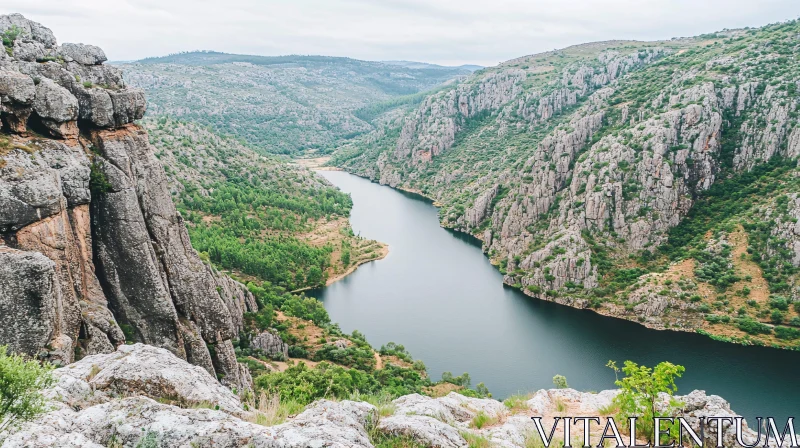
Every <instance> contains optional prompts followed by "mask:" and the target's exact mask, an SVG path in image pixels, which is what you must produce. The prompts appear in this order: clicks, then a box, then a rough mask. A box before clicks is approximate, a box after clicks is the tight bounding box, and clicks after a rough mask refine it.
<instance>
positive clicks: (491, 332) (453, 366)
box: [313, 171, 800, 427]
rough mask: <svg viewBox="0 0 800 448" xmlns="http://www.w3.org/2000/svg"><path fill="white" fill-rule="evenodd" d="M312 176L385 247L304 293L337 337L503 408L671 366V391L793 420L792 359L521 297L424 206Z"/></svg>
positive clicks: (335, 177) (799, 374)
mask: <svg viewBox="0 0 800 448" xmlns="http://www.w3.org/2000/svg"><path fill="white" fill-rule="evenodd" d="M319 174H320V175H322V176H323V177H325V178H326V179H328V180H329V181H330V182H332V183H333V184H334V185H336V186H337V187H339V188H340V189H341V190H342V191H344V192H346V193H349V194H351V195H352V198H353V211H352V214H351V217H350V220H351V223H352V226H353V230H354V231H355V232H356V234H360V235H361V236H363V237H365V238H369V239H375V240H378V241H382V242H384V243H387V244H388V245H389V255H388V256H387V257H386V258H385V259H383V260H379V261H375V262H371V263H368V264H365V265H362V266H361V267H359V268H358V269H357V270H356V271H355V272H354V273H353V274H351V275H349V276H347V277H345V278H344V279H342V280H340V281H338V282H336V283H333V284H332V285H330V286H328V287H326V288H324V289H322V290H319V291H315V292H314V293H313V295H315V296H316V297H317V298H319V299H320V300H322V301H323V303H324V305H325V308H326V309H327V310H328V313H330V316H331V319H332V320H333V321H334V322H338V323H339V324H340V325H341V328H342V330H344V331H346V332H348V333H349V332H352V331H353V330H356V329H357V330H359V331H361V332H362V333H364V334H365V335H366V336H367V339H368V340H369V342H370V343H371V344H372V345H373V346H375V347H376V348H377V347H380V346H381V345H382V344H385V343H387V342H390V341H394V342H396V343H399V344H403V345H405V347H406V348H407V349H408V350H409V351H410V352H411V354H412V355H413V356H414V358H416V359H421V360H422V361H424V362H425V365H426V366H427V367H428V372H429V373H430V374H431V377H432V378H435V379H438V378H440V377H441V374H442V372H444V371H450V372H452V373H453V374H455V375H459V374H461V373H463V372H469V374H470V376H471V377H472V383H473V385H474V384H476V383H478V382H484V383H485V384H486V386H487V387H488V388H489V390H490V391H491V392H492V393H493V395H494V397H495V398H500V399H502V398H504V397H506V396H508V395H510V394H513V393H517V392H526V391H535V390H537V389H542V388H551V387H553V383H552V378H553V376H554V375H556V374H561V375H564V376H566V378H567V381H568V382H569V385H570V387H573V388H576V389H579V390H594V391H599V390H604V389H611V388H614V384H613V383H614V373H613V372H612V371H611V370H610V369H608V368H607V367H605V365H606V362H608V361H609V360H616V361H617V363H618V364H620V365H621V364H622V362H623V361H625V360H632V361H635V362H637V363H640V364H645V365H648V366H653V365H655V364H657V363H658V362H661V361H670V362H673V363H675V364H680V365H683V366H685V367H686V373H685V374H684V376H683V378H681V379H680V380H679V381H678V387H679V390H678V393H688V392H690V391H692V390H694V389H702V390H705V391H706V392H707V393H713V394H717V395H721V396H722V397H723V398H725V399H726V400H728V401H729V402H730V403H731V407H732V408H733V410H734V411H736V412H738V413H740V414H742V415H744V416H745V417H746V418H747V420H748V421H754V420H753V418H754V416H774V417H776V418H781V419H785V418H786V417H788V416H790V415H791V416H799V415H797V414H798V412H797V411H798V410H800V352H790V351H783V350H777V349H772V348H764V347H743V346H738V345H733V344H727V343H722V342H717V341H713V340H711V339H709V338H707V337H704V336H701V335H698V334H694V333H681V332H672V331H656V330H650V329H647V328H645V327H643V326H641V325H638V324H636V323H633V322H628V321H624V320H620V319H614V318H610V317H605V316H600V315H598V314H596V313H594V312H591V311H587V310H578V309H574V308H570V307H567V306H562V305H558V304H554V303H551V302H545V301H541V300H537V299H534V298H531V297H527V296H525V295H524V294H522V293H521V292H519V291H517V290H514V289H513V288H509V287H507V286H504V285H503V283H502V275H501V274H500V273H499V272H498V271H497V269H496V268H495V267H493V266H492V265H491V264H490V263H489V261H488V259H487V258H486V257H485V256H484V254H483V253H482V252H481V249H480V245H479V244H478V243H479V242H476V241H474V240H473V239H472V238H471V237H469V236H467V235H461V234H457V233H454V232H451V231H449V230H446V229H443V228H442V227H440V226H439V220H438V211H437V209H436V208H435V207H434V206H433V205H431V204H430V203H429V202H427V201H425V200H423V199H421V198H418V197H416V196H415V195H411V194H407V193H404V192H401V191H398V190H394V189H391V188H389V187H384V186H380V185H377V184H375V183H372V182H370V181H368V180H366V179H362V178H360V177H357V176H354V175H352V174H348V173H345V172H342V171H320V172H319ZM784 422H785V420H784ZM780 426H781V427H783V424H780Z"/></svg>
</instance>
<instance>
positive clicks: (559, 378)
mask: <svg viewBox="0 0 800 448" xmlns="http://www.w3.org/2000/svg"><path fill="white" fill-rule="evenodd" d="M553 384H554V385H555V386H556V389H567V388H568V387H569V384H567V378H566V377H565V376H564V375H556V376H554V377H553Z"/></svg>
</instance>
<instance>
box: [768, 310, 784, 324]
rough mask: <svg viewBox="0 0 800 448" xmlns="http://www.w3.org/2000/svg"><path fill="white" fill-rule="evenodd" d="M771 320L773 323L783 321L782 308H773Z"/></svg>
mask: <svg viewBox="0 0 800 448" xmlns="http://www.w3.org/2000/svg"><path fill="white" fill-rule="evenodd" d="M769 320H770V322H772V323H773V324H779V323H781V322H783V313H782V312H781V311H780V310H772V314H770V315H769Z"/></svg>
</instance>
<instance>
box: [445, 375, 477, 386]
mask: <svg viewBox="0 0 800 448" xmlns="http://www.w3.org/2000/svg"><path fill="white" fill-rule="evenodd" d="M442 381H444V382H445V383H450V384H455V385H456V386H462V387H469V385H470V383H472V379H471V378H470V376H469V373H463V374H462V375H461V376H453V374H452V373H450V372H442Z"/></svg>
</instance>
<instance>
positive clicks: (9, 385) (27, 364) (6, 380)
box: [0, 346, 53, 433]
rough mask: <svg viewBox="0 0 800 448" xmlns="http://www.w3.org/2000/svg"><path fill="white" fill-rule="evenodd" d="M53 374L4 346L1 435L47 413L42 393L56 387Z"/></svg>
mask: <svg viewBox="0 0 800 448" xmlns="http://www.w3.org/2000/svg"><path fill="white" fill-rule="evenodd" d="M51 370H52V367H51V366H50V365H41V364H39V363H38V362H37V361H34V360H29V359H25V358H24V357H23V356H21V355H14V354H8V348H7V347H5V346H0V433H2V432H3V431H6V430H10V429H13V428H15V427H17V425H19V424H20V423H23V422H26V421H29V420H31V419H33V418H34V417H36V416H37V415H39V414H42V413H44V412H47V401H46V399H45V398H44V396H42V390H43V389H45V388H47V387H49V386H50V385H52V384H53V376H52V374H51Z"/></svg>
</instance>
